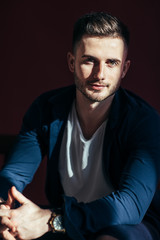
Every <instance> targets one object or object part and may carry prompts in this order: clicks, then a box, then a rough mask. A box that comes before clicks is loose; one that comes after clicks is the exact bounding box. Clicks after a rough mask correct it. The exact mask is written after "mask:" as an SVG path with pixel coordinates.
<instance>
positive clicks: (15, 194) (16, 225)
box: [0, 187, 51, 240]
mask: <svg viewBox="0 0 160 240" xmlns="http://www.w3.org/2000/svg"><path fill="white" fill-rule="evenodd" d="M15 200H16V201H18V202H19V203H20V204H21V206H20V207H19V208H16V209H13V205H14V202H15ZM50 216H51V210H49V209H41V208H40V207H39V206H37V205H36V204H34V203H33V202H32V201H30V200H29V199H27V198H26V197H25V196H24V195H23V194H22V193H20V192H19V191H17V189H16V188H15V187H12V188H11V189H10V190H9V192H8V199H7V201H6V202H5V203H4V204H2V205H0V234H1V237H2V238H3V239H5V240H16V239H21V240H26V239H35V238H38V237H40V236H42V235H43V234H45V233H46V232H48V231H50V227H49V225H48V221H49V218H50Z"/></svg>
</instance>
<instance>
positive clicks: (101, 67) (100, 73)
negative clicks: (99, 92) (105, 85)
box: [94, 63, 105, 80]
mask: <svg viewBox="0 0 160 240" xmlns="http://www.w3.org/2000/svg"><path fill="white" fill-rule="evenodd" d="M94 78H95V79H98V80H104V79H105V64H104V63H99V64H97V66H95V71H94Z"/></svg>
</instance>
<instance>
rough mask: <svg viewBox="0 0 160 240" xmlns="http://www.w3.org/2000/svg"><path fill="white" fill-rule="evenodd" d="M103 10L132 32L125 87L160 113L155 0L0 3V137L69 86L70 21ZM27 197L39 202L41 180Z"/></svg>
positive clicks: (159, 33) (14, 131) (15, 0)
mask: <svg viewBox="0 0 160 240" xmlns="http://www.w3.org/2000/svg"><path fill="white" fill-rule="evenodd" d="M90 11H107V12H109V13H111V14H113V15H116V16H117V17H119V18H120V19H121V20H122V21H124V22H125V23H126V24H127V25H128V27H129V29H130V32H131V44H130V52H129V58H130V59H131V61H132V64H131V68H130V70H129V73H128V75H127V76H126V78H125V79H124V80H123V86H124V87H126V88H128V89H129V90H132V91H134V92H135V93H137V94H138V95H140V96H141V97H143V98H144V99H145V100H147V101H148V102H149V103H150V104H151V105H152V106H153V107H155V108H156V109H157V110H158V111H159V112H160V104H159V102H160V79H159V72H160V57H159V56H160V44H159V42H160V30H159V5H158V0H157V1H156V0H152V1H145V0H136V1H129V0H128V1H127V0H122V1H120V0H113V1H111V0H109V1H108V0H88V1H87V0H82V1H76V0H67V1H53V0H44V1H42V0H26V1H23V0H19V1H18V0H0V33H1V34H0V113H1V116H0V134H17V133H18V131H19V129H20V125H21V121H22V117H23V115H24V113H25V112H26V110H27V108H28V107H29V105H30V104H31V102H32V101H33V100H34V99H35V98H36V97H37V96H38V95H40V94H41V93H43V92H45V91H48V90H50V89H53V88H57V87H61V86H64V85H69V84H72V83H73V77H72V75H71V74H70V72H69V70H68V67H67V63H66V55H67V51H68V50H70V48H71V35H72V29H73V23H74V22H75V20H76V19H77V18H78V17H79V16H81V15H82V14H84V13H87V12H90ZM44 172H45V168H43V169H42V170H41V172H40V174H39V175H38V177H37V178H36V179H37V180H36V181H35V183H34V184H33V188H34V189H37V190H36V191H35V190H34V193H32V194H30V193H31V192H32V191H31V190H30V188H29V190H28V192H27V193H26V194H27V195H29V197H30V195H31V198H32V199H33V200H34V201H37V195H38V196H39V197H38V203H39V202H40V203H41V200H42V202H43V200H44V198H43V197H40V195H41V191H42V189H43V187H44V186H43V185H42V186H40V184H39V179H40V176H42V175H44Z"/></svg>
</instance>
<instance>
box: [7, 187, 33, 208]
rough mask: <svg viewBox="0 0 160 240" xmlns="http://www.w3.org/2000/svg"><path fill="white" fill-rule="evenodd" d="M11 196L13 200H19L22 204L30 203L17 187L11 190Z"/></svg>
mask: <svg viewBox="0 0 160 240" xmlns="http://www.w3.org/2000/svg"><path fill="white" fill-rule="evenodd" d="M11 196H12V198H13V199H15V200H17V201H18V202H19V203H20V204H25V203H28V202H30V200H29V199H28V198H26V197H25V196H24V195H23V194H22V193H20V192H19V191H18V190H17V189H16V188H15V187H12V188H11Z"/></svg>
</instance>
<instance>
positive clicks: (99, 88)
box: [89, 83, 109, 90]
mask: <svg viewBox="0 0 160 240" xmlns="http://www.w3.org/2000/svg"><path fill="white" fill-rule="evenodd" d="M89 85H90V86H91V88H92V89H95V90H101V89H103V88H106V87H109V84H106V85H104V84H95V83H91V84H89Z"/></svg>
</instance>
